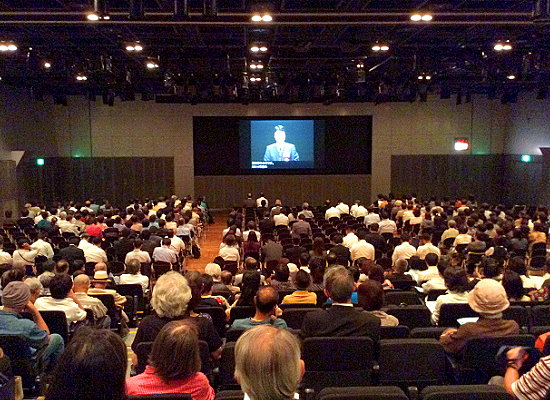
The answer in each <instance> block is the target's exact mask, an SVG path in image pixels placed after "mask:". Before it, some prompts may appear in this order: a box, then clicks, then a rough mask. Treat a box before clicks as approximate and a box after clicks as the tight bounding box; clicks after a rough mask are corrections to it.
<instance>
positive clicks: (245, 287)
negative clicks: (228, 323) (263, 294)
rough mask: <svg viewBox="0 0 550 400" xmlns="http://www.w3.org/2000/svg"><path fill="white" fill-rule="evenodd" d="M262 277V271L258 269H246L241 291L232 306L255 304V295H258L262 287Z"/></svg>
mask: <svg viewBox="0 0 550 400" xmlns="http://www.w3.org/2000/svg"><path fill="white" fill-rule="evenodd" d="M260 279H261V278H260V273H259V272H258V271H245V273H244V274H243V278H242V283H241V293H239V294H238V295H237V296H236V300H235V302H234V303H233V305H232V307H235V306H253V305H254V296H256V293H257V292H258V289H259V288H260V282H261V281H260ZM226 312H227V313H229V309H227V310H226ZM228 315H229V314H228Z"/></svg>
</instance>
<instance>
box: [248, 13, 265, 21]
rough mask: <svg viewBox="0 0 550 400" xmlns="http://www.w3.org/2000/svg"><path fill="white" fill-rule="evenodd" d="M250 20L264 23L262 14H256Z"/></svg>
mask: <svg viewBox="0 0 550 400" xmlns="http://www.w3.org/2000/svg"><path fill="white" fill-rule="evenodd" d="M250 20H251V21H252V22H261V21H262V16H261V15H260V14H255V15H253V16H252V17H251V18H250Z"/></svg>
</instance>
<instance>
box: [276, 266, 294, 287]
mask: <svg viewBox="0 0 550 400" xmlns="http://www.w3.org/2000/svg"><path fill="white" fill-rule="evenodd" d="M289 279H290V270H289V269H288V265H287V264H283V263H279V264H277V267H275V274H274V276H273V278H271V283H270V284H271V287H272V288H274V289H275V290H293V289H295V288H296V287H295V286H294V284H293V283H292V282H290V280H289Z"/></svg>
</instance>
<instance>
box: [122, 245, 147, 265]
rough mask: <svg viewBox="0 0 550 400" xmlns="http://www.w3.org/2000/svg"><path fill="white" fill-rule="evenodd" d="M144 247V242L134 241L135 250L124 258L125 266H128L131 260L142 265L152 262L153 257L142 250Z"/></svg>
mask: <svg viewBox="0 0 550 400" xmlns="http://www.w3.org/2000/svg"><path fill="white" fill-rule="evenodd" d="M142 245H143V240H141V239H134V250H132V251H131V252H129V253H128V254H126V257H125V258H124V264H128V262H129V261H130V260H138V261H139V262H140V263H149V262H151V257H150V256H149V253H148V252H146V251H143V250H142V249H141V246H142Z"/></svg>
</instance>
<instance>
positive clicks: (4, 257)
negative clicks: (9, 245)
mask: <svg viewBox="0 0 550 400" xmlns="http://www.w3.org/2000/svg"><path fill="white" fill-rule="evenodd" d="M2 264H8V265H13V257H12V256H11V254H10V253H8V252H7V251H4V237H3V236H0V265H2Z"/></svg>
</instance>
